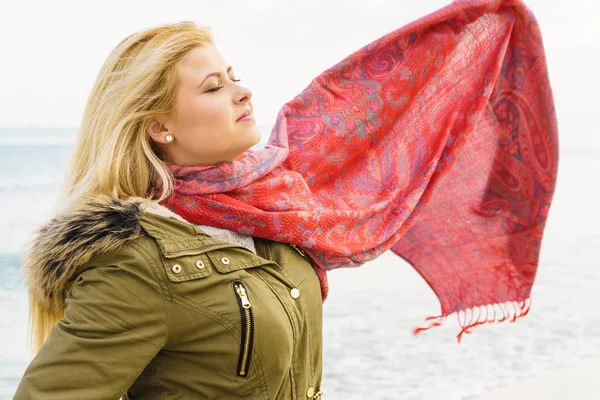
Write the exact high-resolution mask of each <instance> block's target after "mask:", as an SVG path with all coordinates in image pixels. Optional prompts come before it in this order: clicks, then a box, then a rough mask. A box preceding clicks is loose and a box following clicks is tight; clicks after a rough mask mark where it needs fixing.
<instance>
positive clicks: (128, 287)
mask: <svg viewBox="0 0 600 400" xmlns="http://www.w3.org/2000/svg"><path fill="white" fill-rule="evenodd" d="M238 82H239V79H236V77H235V74H234V72H233V70H232V68H231V67H230V66H228V65H227V63H226V62H225V60H224V59H223V58H222V57H221V55H220V54H219V52H218V51H217V49H216V48H215V46H214V43H213V41H212V38H211V34H210V32H209V31H208V30H207V29H206V28H204V27H197V26H196V25H194V24H193V23H190V22H182V23H179V24H171V25H164V26H160V27H157V28H154V29H148V30H146V31H143V32H139V33H135V34H133V35H130V36H129V37H127V38H126V39H125V40H123V41H122V42H121V43H120V44H119V45H118V46H117V47H116V48H115V49H114V50H113V52H112V53H111V54H110V55H109V57H108V59H107V60H106V62H105V64H104V66H103V68H102V69H101V71H100V73H99V76H98V79H97V81H96V82H95V84H94V87H93V89H92V92H91V95H90V98H89V100H88V104H87V106H86V109H85V114H84V118H83V122H82V124H81V127H80V131H79V136H78V140H77V143H76V145H75V150H74V153H73V158H72V163H71V165H70V169H69V172H70V175H69V177H68V179H67V181H66V182H67V184H66V195H67V198H66V200H65V206H64V207H62V209H61V210H60V212H58V214H57V215H56V217H55V218H54V219H52V220H51V221H50V222H49V223H48V224H46V225H45V226H43V227H42V228H41V229H40V231H39V235H38V237H37V238H36V239H35V241H34V242H33V243H32V246H31V249H30V251H29V252H28V254H27V257H26V260H25V262H24V266H25V268H26V272H27V281H28V286H29V293H30V313H31V315H30V316H31V325H30V328H31V333H32V336H33V339H34V342H35V344H36V351H37V355H36V356H35V358H34V359H33V361H32V362H31V364H30V365H29V367H28V368H27V370H26V371H25V373H24V376H23V378H22V380H21V382H20V385H19V387H18V389H17V392H16V394H15V399H33V398H43V399H61V400H65V399H86V400H91V399H118V398H119V397H121V396H124V397H125V398H126V399H175V398H177V399H196V398H207V399H208V398H210V399H225V398H226V399H291V398H293V399H298V398H310V399H318V398H320V397H321V394H322V392H321V391H320V385H321V376H322V358H321V357H322V351H321V349H322V333H321V329H322V323H321V321H322V299H321V292H320V284H319V279H318V277H317V275H316V273H315V270H314V267H313V264H312V262H311V260H310V259H309V258H308V257H307V256H306V255H305V254H304V252H303V251H302V250H300V249H299V248H293V247H291V246H290V245H288V244H284V243H280V242H275V241H270V240H265V239H259V238H253V237H252V236H246V235H242V234H239V233H237V232H232V231H228V230H225V229H219V228H215V227H212V226H205V225H197V224H193V223H190V222H188V221H186V220H184V219H183V218H182V217H180V216H179V215H177V214H175V213H173V212H172V211H170V210H169V209H168V208H166V207H164V206H162V205H160V204H159V202H160V201H163V200H164V199H166V198H167V197H168V196H169V194H170V193H171V192H172V190H173V181H172V176H171V174H170V171H169V165H171V164H175V165H214V164H219V163H223V162H231V161H233V160H234V159H236V158H237V157H238V156H239V155H241V154H242V153H244V152H245V151H246V150H247V149H249V148H250V147H251V146H253V145H255V144H256V143H258V141H259V139H260V133H259V131H258V128H257V126H256V124H255V121H254V118H253V116H252V102H251V98H252V93H251V91H250V90H249V89H247V88H245V87H243V86H241V85H240V84H239V83H238Z"/></svg>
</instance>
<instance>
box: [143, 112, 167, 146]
mask: <svg viewBox="0 0 600 400" xmlns="http://www.w3.org/2000/svg"><path fill="white" fill-rule="evenodd" d="M147 133H148V136H149V137H150V139H152V140H154V141H155V142H156V143H158V144H165V143H168V142H167V141H166V139H165V137H166V136H167V135H168V134H172V133H171V131H170V130H169V128H167V127H166V126H165V125H163V124H162V123H161V122H160V121H159V120H158V119H156V118H154V119H153V120H152V122H150V125H148V129H147Z"/></svg>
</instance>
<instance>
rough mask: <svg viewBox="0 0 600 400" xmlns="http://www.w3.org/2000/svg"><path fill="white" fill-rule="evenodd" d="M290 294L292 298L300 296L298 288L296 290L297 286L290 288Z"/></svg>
mask: <svg viewBox="0 0 600 400" xmlns="http://www.w3.org/2000/svg"><path fill="white" fill-rule="evenodd" d="M290 296H292V297H293V298H294V299H297V298H298V297H300V290H298V288H293V289H292V290H290Z"/></svg>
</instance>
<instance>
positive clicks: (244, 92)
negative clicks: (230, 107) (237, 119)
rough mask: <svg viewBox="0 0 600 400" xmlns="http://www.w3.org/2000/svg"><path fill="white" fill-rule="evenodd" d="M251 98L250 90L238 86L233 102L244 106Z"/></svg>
mask: <svg viewBox="0 0 600 400" xmlns="http://www.w3.org/2000/svg"><path fill="white" fill-rule="evenodd" d="M251 98H252V90H250V89H248V88H247V87H244V86H239V88H238V91H237V92H236V93H235V96H234V102H235V103H236V104H244V103H247V102H249V101H250V99H251Z"/></svg>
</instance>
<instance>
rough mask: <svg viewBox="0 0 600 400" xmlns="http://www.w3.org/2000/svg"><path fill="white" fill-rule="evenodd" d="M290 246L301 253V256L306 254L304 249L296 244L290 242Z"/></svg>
mask: <svg viewBox="0 0 600 400" xmlns="http://www.w3.org/2000/svg"><path fill="white" fill-rule="evenodd" d="M290 246H292V247H293V248H294V249H296V251H297V252H298V253H300V255H301V256H302V257H305V256H306V253H305V252H304V250H302V249H301V248H300V247H298V246H296V245H295V244H294V243H291V244H290Z"/></svg>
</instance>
